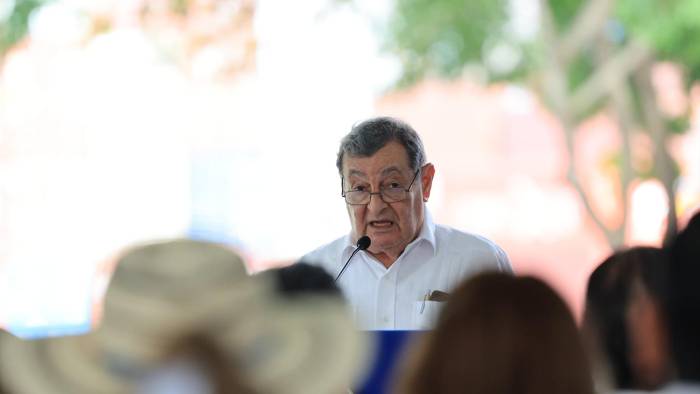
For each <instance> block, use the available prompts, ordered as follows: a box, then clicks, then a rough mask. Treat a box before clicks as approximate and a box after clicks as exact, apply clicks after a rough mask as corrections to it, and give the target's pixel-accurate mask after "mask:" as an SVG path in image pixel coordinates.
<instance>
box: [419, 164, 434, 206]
mask: <svg viewBox="0 0 700 394" xmlns="http://www.w3.org/2000/svg"><path fill="white" fill-rule="evenodd" d="M434 176H435V166H433V165H432V164H431V163H428V164H426V165H425V166H423V171H421V176H420V182H421V185H422V186H423V201H428V198H430V190H431V189H432V187H433V177H434Z"/></svg>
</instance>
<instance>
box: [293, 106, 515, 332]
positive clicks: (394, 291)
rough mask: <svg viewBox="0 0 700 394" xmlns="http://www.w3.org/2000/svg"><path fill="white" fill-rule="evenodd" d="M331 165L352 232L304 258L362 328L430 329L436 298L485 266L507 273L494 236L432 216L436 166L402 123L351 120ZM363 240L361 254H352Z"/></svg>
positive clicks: (505, 259)
mask: <svg viewBox="0 0 700 394" xmlns="http://www.w3.org/2000/svg"><path fill="white" fill-rule="evenodd" d="M336 166H337V168H338V172H339V175H340V180H341V190H340V191H341V195H342V197H343V198H344V200H345V204H346V207H347V211H348V216H349V218H350V225H351V230H350V233H349V234H348V235H345V236H343V237H340V238H338V239H336V240H335V241H333V242H331V243H329V244H326V245H324V246H321V247H319V248H318V249H316V250H314V251H312V252H311V253H309V254H307V255H306V256H304V257H303V260H306V261H310V262H317V263H318V264H319V265H320V266H322V267H323V268H324V269H326V271H328V272H329V273H330V274H331V275H332V276H333V277H335V278H336V280H337V283H338V285H339V286H340V288H341V289H342V291H343V294H344V296H345V297H346V298H347V299H348V301H349V303H350V304H351V306H352V308H353V311H354V314H355V321H356V322H357V323H358V324H359V326H360V327H362V328H364V329H370V330H387V329H389V330H392V329H429V328H432V327H433V325H434V324H435V319H436V317H437V314H438V311H439V307H440V305H441V302H440V301H441V300H444V299H445V298H446V296H447V295H448V294H449V291H450V290H451V289H452V288H453V287H455V286H456V285H457V284H458V283H459V282H460V281H461V280H462V279H464V278H466V277H469V276H471V275H474V274H475V273H477V272H480V271H484V270H500V271H504V272H509V273H511V272H512V268H511V265H510V262H509V261H508V257H507V256H506V254H505V252H504V251H503V250H502V249H501V248H500V247H498V246H497V245H496V244H494V243H493V242H491V241H489V240H487V239H485V238H483V237H480V236H477V235H473V234H468V233H464V232H461V231H458V230H455V229H453V228H450V227H447V226H443V225H438V224H435V223H434V222H433V220H432V218H431V215H430V213H429V212H428V210H427V208H426V202H427V201H428V199H429V197H430V191H431V188H432V183H433V176H434V175H435V167H434V166H433V164H431V163H428V162H427V161H426V155H425V150H424V148H423V143H422V141H421V139H420V137H419V136H418V134H417V133H416V132H415V130H413V128H412V127H411V126H409V125H408V124H406V123H404V122H402V121H400V120H398V119H394V118H389V117H379V118H373V119H369V120H366V121H364V122H361V123H359V124H357V125H355V126H353V128H352V130H351V131H350V133H349V134H347V135H346V136H345V137H344V138H343V139H342V141H341V143H340V149H339V151H338V156H337V160H336ZM364 237H368V238H369V240H366V239H364ZM366 241H369V246H368V248H367V249H366V251H365V253H357V255H355V256H354V257H353V252H354V251H356V250H357V249H358V248H359V246H358V248H356V245H361V244H362V243H363V242H366ZM364 246H365V247H366V246H367V245H366V244H365V245H364ZM359 249H361V248H359ZM351 257H352V261H350V260H349V259H350V258H351Z"/></svg>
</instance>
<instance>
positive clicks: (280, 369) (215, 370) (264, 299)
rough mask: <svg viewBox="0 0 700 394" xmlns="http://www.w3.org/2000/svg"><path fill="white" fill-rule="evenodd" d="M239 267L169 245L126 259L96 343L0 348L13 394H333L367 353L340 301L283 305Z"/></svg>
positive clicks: (221, 255) (311, 299) (211, 251)
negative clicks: (331, 393) (364, 353)
mask: <svg viewBox="0 0 700 394" xmlns="http://www.w3.org/2000/svg"><path fill="white" fill-rule="evenodd" d="M274 286H275V285H274V284H273V283H272V282H270V281H269V280H267V279H266V278H264V277H256V278H251V277H249V276H248V275H247V273H246V270H245V266H244V264H243V262H242V260H241V259H240V257H239V256H238V255H236V254H235V253H233V252H232V251H231V250H229V249H227V248H225V247H223V246H219V245H215V244H210V243H206V242H199V241H191V240H175V241H166V242H159V243H154V244H147V245H142V246H138V247H135V248H133V249H131V250H129V251H128V252H126V253H125V254H124V255H123V256H122V257H121V258H120V259H119V261H118V262H117V267H116V270H115V272H114V275H113V277H112V280H111V282H110V284H109V287H108V290H107V293H106V295H105V306H104V319H103V321H102V322H101V325H100V327H99V328H98V329H97V330H96V331H95V332H93V333H90V334H87V335H82V336H75V337H63V338H50V339H42V340H35V341H24V340H20V339H17V338H11V337H3V338H2V339H0V382H2V383H3V384H4V385H5V387H6V388H7V389H8V392H11V393H22V394H34V393H37V394H52V393H70V394H82V393H90V394H92V393H139V394H164V393H167V394H177V393H197V394H207V393H319V394H320V393H329V392H343V391H344V389H345V388H346V387H349V386H350V385H351V384H352V382H353V380H354V378H355V374H356V372H357V368H358V365H359V364H360V363H361V362H362V360H361V359H362V356H363V350H364V341H363V338H362V337H361V336H360V335H359V333H358V332H357V331H356V330H355V329H354V328H353V326H352V321H351V319H350V316H348V314H347V313H346V310H345V308H344V306H343V304H342V302H340V301H339V300H338V298H337V297H326V296H320V295H315V296H308V297H298V298H295V299H285V298H282V297H279V295H278V293H277V291H276V290H275V288H274Z"/></svg>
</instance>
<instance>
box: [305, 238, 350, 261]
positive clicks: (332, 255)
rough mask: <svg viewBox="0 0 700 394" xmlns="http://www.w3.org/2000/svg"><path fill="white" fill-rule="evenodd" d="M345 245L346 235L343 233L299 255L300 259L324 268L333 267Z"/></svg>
mask: <svg viewBox="0 0 700 394" xmlns="http://www.w3.org/2000/svg"><path fill="white" fill-rule="evenodd" d="M346 246H347V236H346V235H344V236H342V237H340V238H337V239H335V240H333V241H331V242H328V243H326V244H324V245H321V246H319V247H318V248H316V249H314V250H312V251H311V252H309V253H307V254H305V255H304V256H302V257H301V260H302V261H304V262H305V263H309V264H311V265H317V266H321V267H324V268H330V267H334V266H335V265H336V264H337V261H338V260H340V259H341V257H342V254H343V250H344V249H345V247H346Z"/></svg>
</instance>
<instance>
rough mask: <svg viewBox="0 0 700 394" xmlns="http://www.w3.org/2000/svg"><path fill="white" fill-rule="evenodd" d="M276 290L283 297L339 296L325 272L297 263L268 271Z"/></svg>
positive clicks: (337, 290) (336, 288)
mask: <svg viewBox="0 0 700 394" xmlns="http://www.w3.org/2000/svg"><path fill="white" fill-rule="evenodd" d="M270 272H271V274H272V275H274V276H275V279H274V280H275V282H276V283H277V288H278V289H279V290H280V292H281V293H282V294H283V295H285V296H297V295H305V294H323V295H329V296H338V297H340V296H341V292H340V288H339V287H338V286H337V285H336V284H335V282H334V281H333V277H332V276H330V275H329V274H328V273H327V272H326V270H324V269H323V268H321V267H317V266H315V265H311V264H308V263H305V262H303V261H299V262H297V263H294V264H292V265H289V266H286V267H282V268H277V269H274V270H270Z"/></svg>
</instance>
